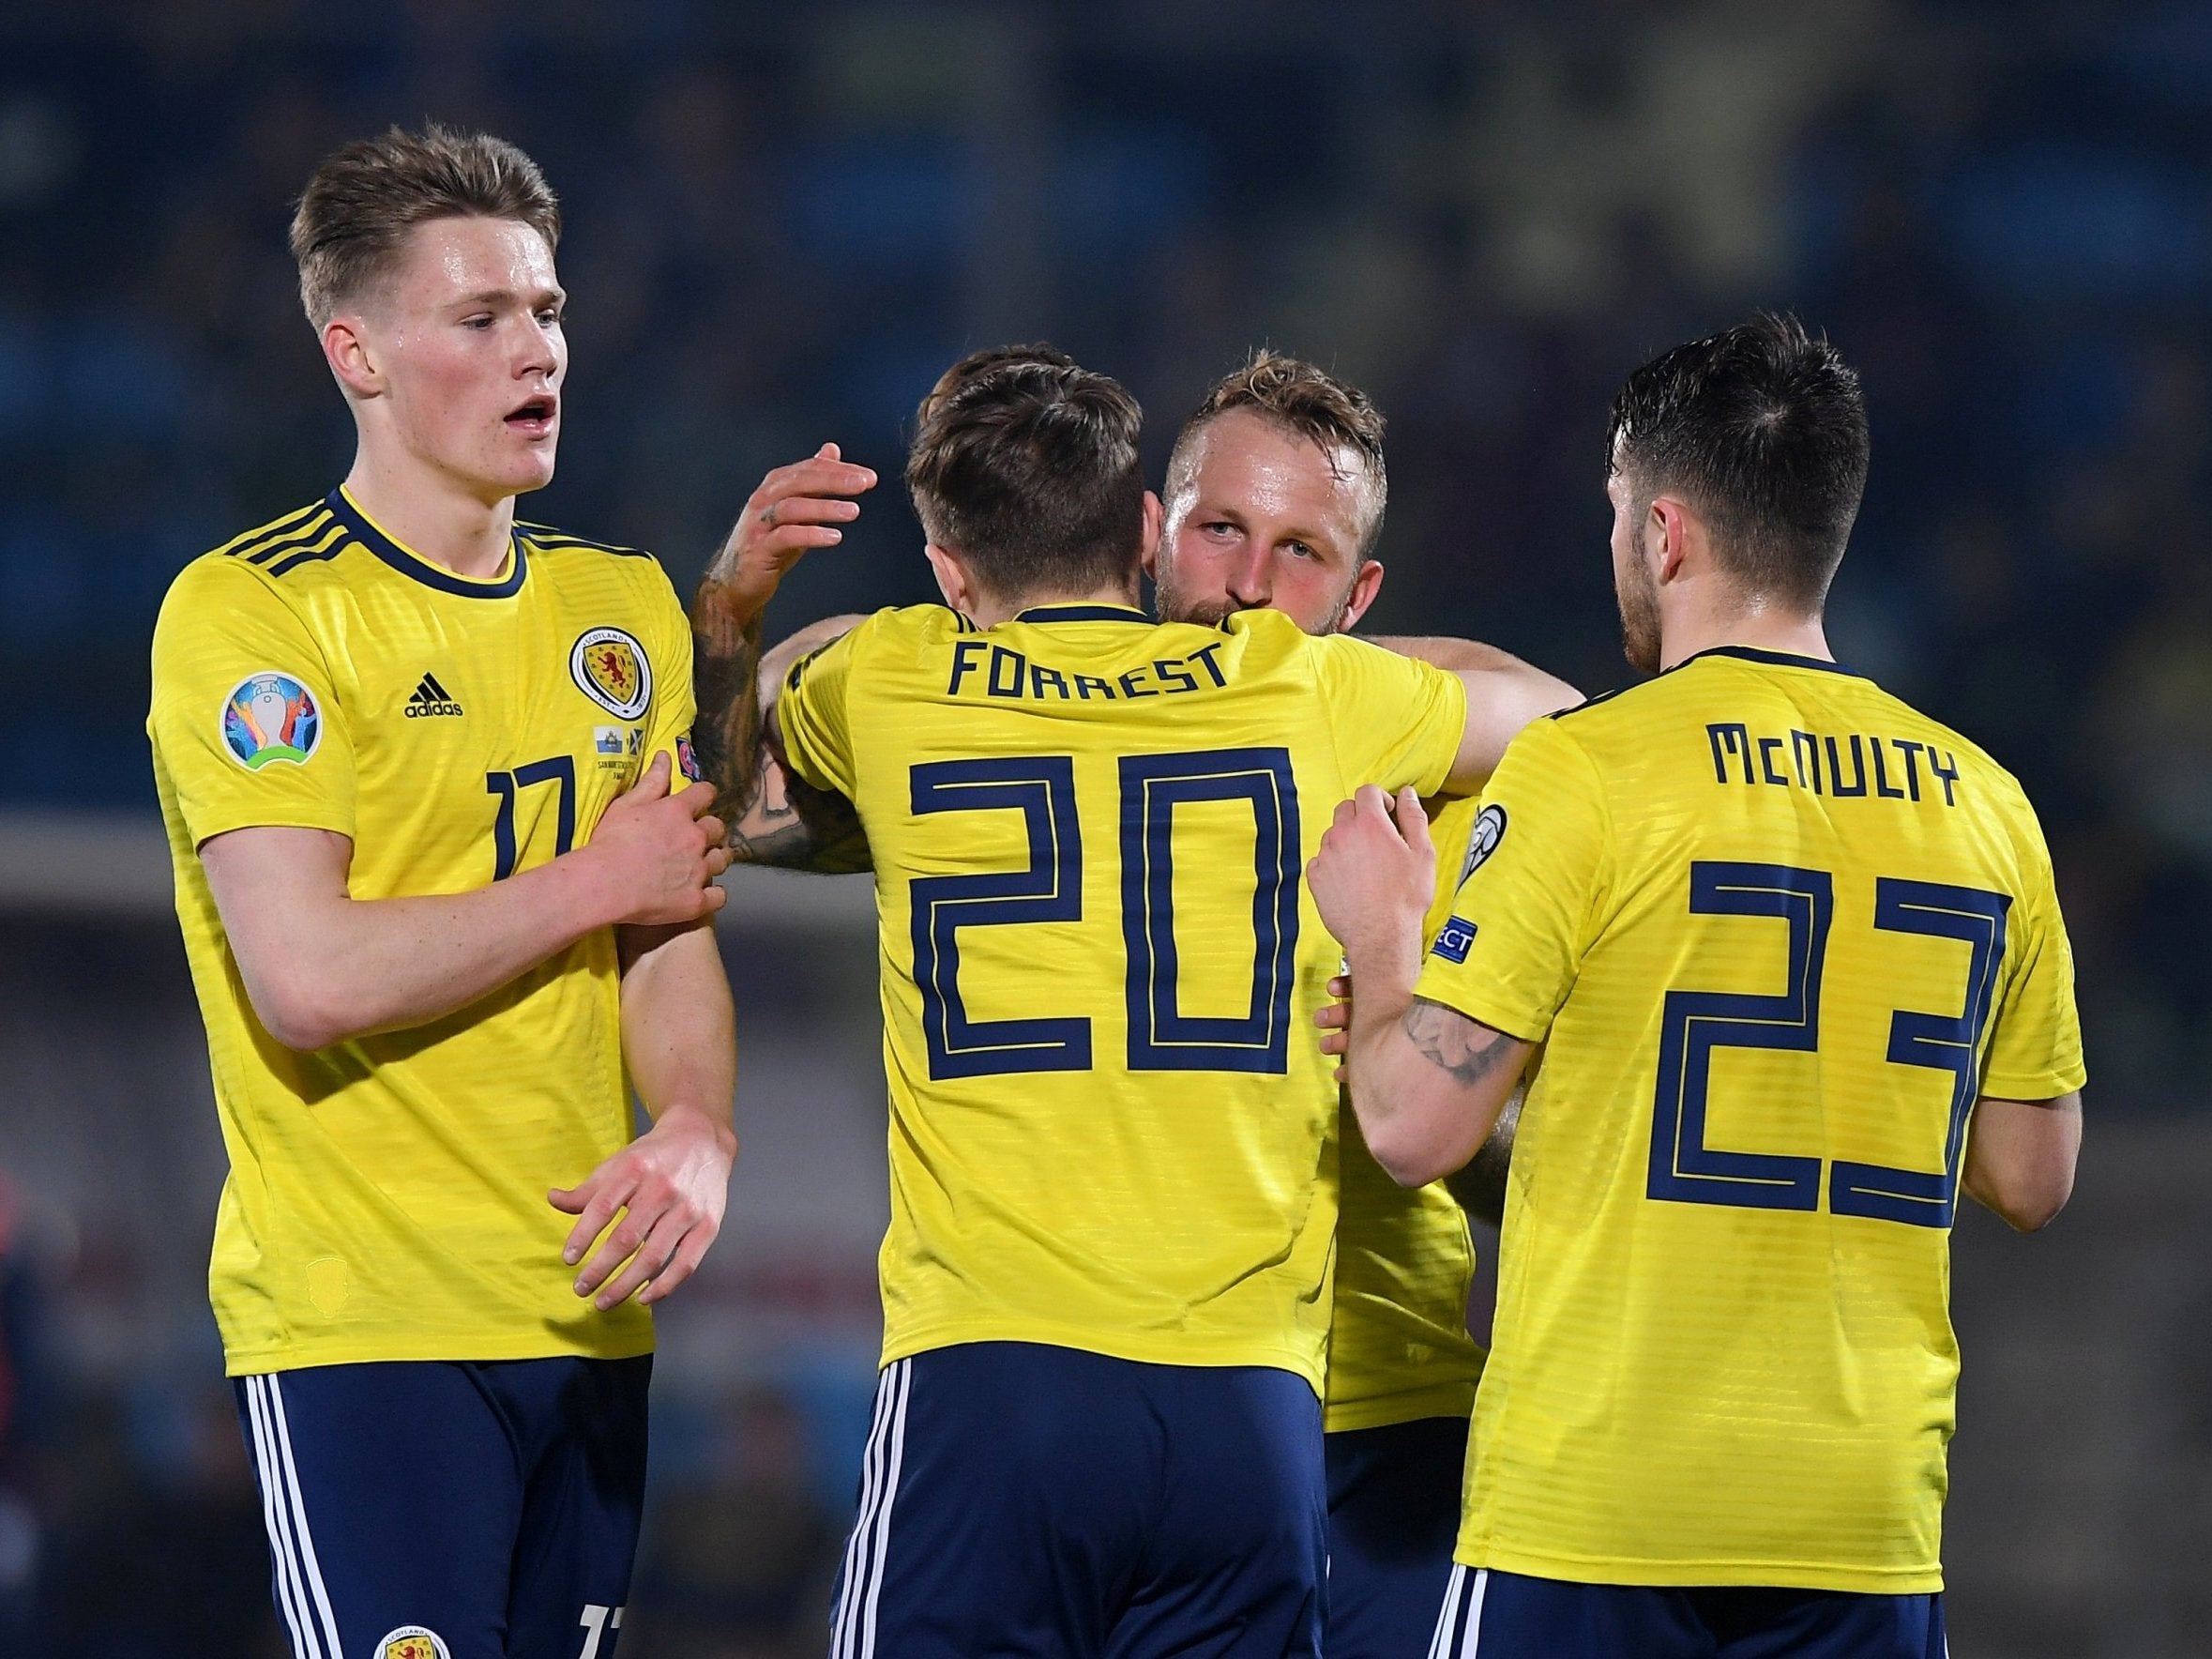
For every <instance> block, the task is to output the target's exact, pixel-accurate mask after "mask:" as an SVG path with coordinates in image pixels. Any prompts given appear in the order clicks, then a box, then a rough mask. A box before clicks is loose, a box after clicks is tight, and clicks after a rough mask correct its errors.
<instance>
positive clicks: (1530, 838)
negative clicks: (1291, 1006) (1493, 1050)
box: [1414, 720, 1611, 1043]
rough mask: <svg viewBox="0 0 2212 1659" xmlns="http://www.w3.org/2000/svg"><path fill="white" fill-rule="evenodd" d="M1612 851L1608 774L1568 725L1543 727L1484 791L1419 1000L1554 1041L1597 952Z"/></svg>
mask: <svg viewBox="0 0 2212 1659" xmlns="http://www.w3.org/2000/svg"><path fill="white" fill-rule="evenodd" d="M1610 842H1611V825H1610V818H1609V814H1608V812H1607V808H1606V804H1605V797H1604V793H1603V788H1602V785H1601V784H1600V781H1599V779H1598V770H1597V768H1596V767H1595V766H1593V765H1592V764H1591V761H1590V758H1589V756H1588V755H1587V754H1586V753H1584V752H1583V748H1582V746H1581V745H1580V744H1578V743H1577V742H1575V741H1574V739H1573V738H1570V737H1569V736H1568V734H1567V733H1565V732H1564V731H1562V730H1561V729H1560V726H1559V723H1558V722H1557V721H1554V720H1539V721H1537V722H1535V723H1533V724H1531V725H1530V726H1528V727H1527V728H1526V729H1525V730H1524V731H1523V732H1522V734H1521V735H1520V736H1519V737H1518V738H1514V739H1513V743H1512V746H1511V747H1510V748H1508V749H1507V751H1506V754H1505V758H1504V759H1503V760H1502V761H1500V762H1499V764H1498V769H1497V771H1496V773H1495V774H1494V775H1493V776H1492V778H1491V781H1490V787H1489V788H1488V789H1487V790H1485V791H1484V793H1483V798H1482V810H1481V812H1480V813H1479V814H1477V817H1476V821H1475V827H1474V830H1473V832H1472V834H1471V836H1470V838H1469V841H1468V844H1467V847H1466V850H1465V853H1464V855H1463V859H1464V862H1463V866H1462V869H1463V874H1462V878H1461V881H1460V886H1459V892H1458V893H1457V895H1456V896H1455V897H1454V898H1453V900H1452V904H1451V909H1450V913H1449V914H1448V915H1447V917H1446V918H1445V920H1444V922H1443V925H1442V926H1441V927H1440V928H1438V929H1437V931H1436V934H1435V938H1434V942H1433V943H1432V944H1431V946H1430V947H1429V954H1428V955H1427V957H1426V958H1425V959H1424V960H1423V962H1422V965H1421V977H1420V980H1419V982H1417V984H1416V985H1415V987H1414V989H1415V993H1416V994H1417V996H1420V997H1425V998H1427V999H1428V1000H1429V1001H1431V1002H1441V1003H1443V1004H1444V1005H1445V1006H1447V1008H1454V1009H1457V1010H1458V1011H1459V1012H1462V1013H1463V1014H1465V1015H1467V1016H1468V1017H1469V1018H1470V1019H1475V1020H1479V1021H1481V1022H1482V1023H1483V1024H1484V1025H1486V1026H1490V1027H1494V1028H1495V1029H1497V1030H1500V1031H1503V1032H1505V1033H1507V1035H1508V1036H1512V1037H1519V1038H1522V1039H1524V1040H1525V1041H1527V1042H1531V1043H1540V1042H1542V1041H1543V1039H1544V1037H1545V1035H1546V1033H1548V1032H1549V1031H1550V1030H1551V1028H1552V1020H1553V1016H1554V1015H1555V1014H1556V1013H1557V1012H1559V1007H1560V1004H1561V1003H1563V1002H1565V1001H1566V1000H1567V994H1568V991H1570V990H1571V989H1572V988H1573V986H1574V980H1575V974H1576V971H1577V969H1578V967H1579V966H1580V964H1581V962H1582V958H1583V951H1585V949H1586V948H1587V947H1588V945H1589V942H1590V936H1591V933H1592V930H1593V929H1594V927H1595V925H1596V918H1597V916H1598V910H1599V901H1600V898H1601V896H1602V890H1603V887H1604V884H1605V882H1606V880H1607V879H1608V871H1609V868H1610ZM1447 856H1448V855H1447Z"/></svg>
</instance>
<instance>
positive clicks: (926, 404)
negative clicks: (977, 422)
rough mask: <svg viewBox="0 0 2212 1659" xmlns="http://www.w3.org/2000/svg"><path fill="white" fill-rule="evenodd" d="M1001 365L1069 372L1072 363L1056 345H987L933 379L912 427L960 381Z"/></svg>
mask: <svg viewBox="0 0 2212 1659" xmlns="http://www.w3.org/2000/svg"><path fill="white" fill-rule="evenodd" d="M1001 363H1043V364H1046V365H1048V366H1049V367H1051V368H1054V369H1072V368H1074V367H1075V366H1076V362H1075V359H1074V358H1071V357H1069V356H1068V354H1067V353H1066V352H1064V351H1062V350H1061V349H1060V348H1059V347H1058V346H1056V345H1047V344H1045V343H1044V342H1042V341H1038V342H1033V343H1031V344H1028V345H987V346H985V347H984V348H983V349H982V350H981V351H972V352H970V353H968V355H967V356H966V357H964V358H961V360H960V361H959V362H957V363H955V364H953V365H952V367H951V368H949V369H947V370H946V371H945V373H942V374H940V375H938V376H937V384H936V385H934V386H932V387H931V388H930V389H929V390H928V391H926V392H924V393H923V394H922V401H921V407H920V408H918V409H917V410H916V411H915V415H914V418H915V424H916V426H917V428H918V427H919V426H920V425H921V424H922V423H923V422H925V421H927V420H928V419H929V418H930V411H931V410H932V409H934V408H935V407H936V406H937V405H938V404H939V403H943V402H944V401H945V400H946V399H947V397H949V396H950V395H951V393H952V389H953V388H955V387H957V386H959V385H960V384H961V383H962V381H964V380H967V379H969V378H971V377H972V376H974V375H977V374H980V373H983V371H984V370H986V369H995V368H997V367H998V365H999V364H1001Z"/></svg>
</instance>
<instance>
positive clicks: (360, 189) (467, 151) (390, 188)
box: [292, 121, 561, 328]
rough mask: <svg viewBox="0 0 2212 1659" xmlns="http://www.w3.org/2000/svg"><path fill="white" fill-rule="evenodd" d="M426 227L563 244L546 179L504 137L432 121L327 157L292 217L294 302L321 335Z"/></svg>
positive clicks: (392, 131) (557, 210)
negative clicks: (486, 222)
mask: <svg viewBox="0 0 2212 1659" xmlns="http://www.w3.org/2000/svg"><path fill="white" fill-rule="evenodd" d="M432 219H511V220H515V221H519V222H520V223H523V224H526V225H528V226H529V227H530V228H531V229H532V230H534V231H536V232H537V233H538V235H539V236H543V237H544V238H545V245H546V246H547V247H548V248H553V247H555V246H557V245H558V244H559V242H560V239H561V209H560V204H559V202H558V201H556V200H555V199H554V196H553V187H552V186H550V185H548V184H547V183H546V182H545V175H544V174H543V173H541V172H539V171H538V163H537V162H535V161H533V160H530V158H529V157H528V156H525V155H524V154H523V152H522V151H521V150H519V149H517V148H516V147H515V146H514V145H511V144H508V142H507V140H505V139H503V138H493V137H492V135H491V134H490V133H487V132H455V131H453V130H452V129H450V128H446V127H441V126H439V125H438V124H437V123H436V122H434V121H433V122H432V123H431V124H429V125H428V126H426V127H424V128H423V129H422V130H421V131H420V132H407V131H404V130H402V129H400V128H398V127H394V128H392V129H389V130H388V131H386V132H385V133H384V134H383V136H381V137H378V138H364V139H356V141H355V142H354V143H352V144H349V145H346V146H345V147H344V148H342V149H341V150H339V151H337V152H336V153H335V154H333V155H331V156H329V157H327V158H326V159H325V160H324V161H323V164H322V165H321V166H319V167H317V168H316V169H315V171H314V175H313V176H312V177H311V178H310V179H309V180H308V183H307V189H306V190H304V191H302V192H301V193H300V198H299V205H298V207H297V208H295V210H294V212H293V215H292V257H293V258H294V259H295V260H296V261H297V262H298V265H299V302H300V304H301V306H303V307H304V308H305V309H306V311H307V314H308V321H309V322H311V323H312V324H314V325H315V327H318V328H320V327H322V326H323V325H324V324H325V323H327V322H328V321H329V320H330V319H331V317H332V316H334V315H335V314H336V313H337V312H338V311H339V309H340V308H341V306H343V305H344V304H345V303H346V302H347V301H348V300H351V299H354V298H356V297H359V296H360V295H361V294H362V293H363V292H364V291H365V290H367V289H369V288H371V287H372V286H373V285H374V284H375V283H376V282H379V281H381V280H382V279H383V278H385V277H386V276H388V275H389V274H390V272H391V269H392V266H394V265H395V264H397V263H398V260H399V257H400V252H401V249H402V248H403V247H404V246H405V244H406V240H407V233H408V232H409V231H411V230H413V229H414V228H415V227H416V226H417V225H418V224H421V223H423V222H424V221H428V220H432Z"/></svg>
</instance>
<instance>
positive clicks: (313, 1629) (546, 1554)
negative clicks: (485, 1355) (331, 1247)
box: [233, 1356, 653, 1659]
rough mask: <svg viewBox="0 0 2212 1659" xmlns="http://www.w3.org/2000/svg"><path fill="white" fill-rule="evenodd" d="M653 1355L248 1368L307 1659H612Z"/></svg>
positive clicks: (283, 1602)
mask: <svg viewBox="0 0 2212 1659" xmlns="http://www.w3.org/2000/svg"><path fill="white" fill-rule="evenodd" d="M652 1371H653V1362H652V1359H651V1358H650V1357H649V1356H647V1357H644V1358H640V1359H634V1360H583V1359H553V1360H504V1361H493V1362H481V1363H472V1364H461V1363H446V1362H432V1361H411V1362H392V1363H378V1364H362V1365H319V1366H314V1367H312V1368H310V1369H308V1370H302V1371H280V1372H277V1373H275V1374H274V1375H271V1376H267V1377H235V1378H234V1379H233V1380H234V1381H235V1384H236V1388H237V1393H238V1414H239V1417H240V1418H241V1420H242V1421H243V1422H244V1423H245V1426H246V1443H247V1446H248V1449H249V1450H250V1452H251V1453H252V1454H253V1467H254V1472H255V1476H256V1478H257V1480H258V1481H259V1484H260V1486H261V1502H262V1517H263V1519H264V1520H265V1522H266V1523H267V1526H268V1532H269V1553H270V1555H271V1557H272V1559H273V1560H274V1564H275V1568H276V1595H277V1606H278V1608H279V1610H280V1612H281V1613H282V1615H283V1620H284V1624H285V1627H286V1628H287V1630H289V1631H290V1633H291V1636H292V1651H293V1653H294V1654H295V1659H614V1644H615V1633H616V1631H618V1630H619V1629H620V1628H621V1623H622V1609H623V1604H624V1603H625V1602H627V1601H628V1600H629V1569H630V1560H631V1558H632V1557H633V1556H634V1555H635V1554H636V1551H637V1539H638V1514H639V1511H640V1510H641V1508H642V1507H643V1505H644V1495H645V1385H646V1382H647V1379H648V1378H649V1377H651V1376H652Z"/></svg>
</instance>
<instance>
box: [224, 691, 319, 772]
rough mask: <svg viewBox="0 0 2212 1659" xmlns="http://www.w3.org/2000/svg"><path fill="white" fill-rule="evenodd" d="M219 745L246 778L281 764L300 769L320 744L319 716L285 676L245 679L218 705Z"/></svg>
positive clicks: (307, 694)
mask: <svg viewBox="0 0 2212 1659" xmlns="http://www.w3.org/2000/svg"><path fill="white" fill-rule="evenodd" d="M222 740H223V742H224V743H225V744H227V745H228V746H229V748H230V752H231V753H232V754H233V755H235V756H236V758H237V762H238V764H239V765H240V766H242V767H244V768H245V769H247V770H248V771H250V772H258V771H259V770H261V769H262V768H263V767H265V766H271V765H273V764H275V763H276V762H278V761H280V760H287V761H290V762H291V763H292V764H293V765H294V766H300V765H303V764H305V762H306V761H307V758H308V756H310V755H311V754H312V753H314V752H315V746H316V745H317V744H319V743H320V742H322V740H323V711H322V709H321V708H319V707H317V706H316V703H315V694H314V693H312V692H311V691H309V690H308V689H307V687H305V686H304V685H301V684H300V683H299V681H297V680H296V679H294V678H293V677H291V676H290V675H288V674H277V673H274V672H271V673H267V674H253V675H249V676H247V677H246V678H244V679H242V680H240V681H239V682H238V684H237V686H236V688H235V690H233V691H232V693H231V694H230V695H229V696H228V697H225V698H224V699H223V705H222Z"/></svg>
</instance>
